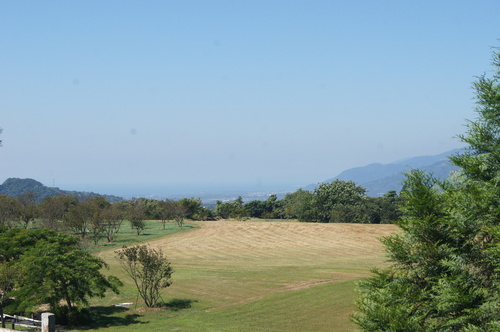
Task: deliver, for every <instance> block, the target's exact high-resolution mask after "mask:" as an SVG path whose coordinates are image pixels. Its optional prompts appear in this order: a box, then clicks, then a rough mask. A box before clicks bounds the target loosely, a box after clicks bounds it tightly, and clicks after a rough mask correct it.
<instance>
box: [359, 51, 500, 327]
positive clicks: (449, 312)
mask: <svg viewBox="0 0 500 332" xmlns="http://www.w3.org/2000/svg"><path fill="white" fill-rule="evenodd" d="M493 65H494V67H495V74H494V75H493V76H492V77H486V76H484V75H483V76H481V77H479V78H478V80H477V82H475V84H474V87H475V89H476V94H477V108H476V112H477V114H478V118H477V119H476V120H475V121H470V122H468V126H467V127H468V130H467V132H466V134H465V135H463V136H460V138H461V139H462V141H464V142H465V143H467V144H468V145H469V146H468V148H467V150H466V151H465V152H463V153H461V154H457V155H455V156H453V157H452V158H451V160H452V162H453V163H454V164H455V165H457V166H460V167H461V168H462V171H461V172H460V173H458V174H455V175H454V176H452V177H451V178H450V179H449V180H446V181H438V180H436V179H435V178H433V177H432V175H429V174H426V173H424V172H421V171H413V172H410V173H409V174H407V179H406V182H405V186H404V188H403V191H402V196H403V198H404V204H403V206H402V211H403V213H404V215H403V218H402V219H401V220H400V221H398V222H397V224H398V225H399V226H400V227H401V229H402V232H401V233H399V234H397V235H393V236H390V237H387V238H385V239H383V243H384V244H385V246H386V249H387V252H388V254H389V258H390V261H391V262H392V265H391V267H390V268H388V269H386V270H374V271H373V272H374V276H372V277H371V278H369V279H368V280H366V281H364V282H362V283H361V284H360V290H359V291H360V294H361V296H360V299H359V300H358V302H357V306H358V309H359V312H358V313H357V314H355V315H354V321H355V322H356V323H357V324H358V325H359V326H360V327H361V328H362V329H363V330H366V331H499V330H500V308H499V307H498V303H499V300H500V298H499V293H500V292H499V290H500V289H499V286H500V226H499V221H500V208H499V207H500V204H499V203H500V186H499V184H500V82H499V80H500V53H498V52H497V53H495V54H494V61H493Z"/></svg>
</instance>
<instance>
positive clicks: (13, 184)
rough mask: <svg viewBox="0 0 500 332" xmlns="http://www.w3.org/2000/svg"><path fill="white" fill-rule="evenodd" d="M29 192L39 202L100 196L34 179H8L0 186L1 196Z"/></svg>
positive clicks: (13, 195)
mask: <svg viewBox="0 0 500 332" xmlns="http://www.w3.org/2000/svg"><path fill="white" fill-rule="evenodd" d="M28 192H33V193H34V194H35V196H36V200H37V202H40V201H42V200H43V199H44V198H45V197H51V196H60V195H71V196H75V197H78V198H79V199H86V198H89V197H92V196H95V195H98V194H96V193H92V192H82V191H68V190H61V189H59V188H56V187H47V186H45V185H43V184H42V183H40V182H38V181H36V180H33V179H18V178H8V179H7V180H5V182H4V183H3V184H2V185H0V195H7V196H12V197H18V196H20V195H24V194H26V193H28ZM102 196H104V197H105V198H106V199H107V200H108V201H109V202H118V201H121V200H123V198H121V197H118V196H112V195H102Z"/></svg>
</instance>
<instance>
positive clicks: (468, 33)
mask: <svg viewBox="0 0 500 332" xmlns="http://www.w3.org/2000/svg"><path fill="white" fill-rule="evenodd" d="M499 14H500V2H499V1H481V0H479V1H334V0H331V1H321V0H316V1H291V0H289V1H209V0H206V1H186V0H183V1H167V0H165V1H125V0H120V1H112V0H110V1H89V0H87V1H5V0H0V50H1V51H0V127H1V128H3V133H2V135H1V136H0V138H1V139H2V140H3V147H2V148H0V181H1V182H3V180H5V179H7V178H9V177H21V178H24V177H29V178H34V179H36V180H39V181H41V182H42V183H44V184H46V185H52V184H55V185H56V186H59V187H61V188H63V189H85V190H101V191H102V190H107V191H108V192H109V191H115V192H116V193H118V189H116V188H118V187H120V186H122V187H128V188H136V189H131V190H139V189H137V188H140V187H141V186H142V187H145V186H152V185H155V186H156V187H157V188H161V189H158V190H165V191H176V190H177V191H179V190H181V189H183V188H184V189H186V188H189V189H190V190H191V189H192V190H195V189H200V190H208V189H210V188H213V189H216V188H223V187H224V188H233V189H240V190H244V189H250V188H251V189H252V190H254V189H259V188H262V189H268V188H282V187H290V186H292V187H293V186H294V187H297V188H298V187H301V186H306V185H308V184H310V183H318V182H321V181H323V180H325V179H327V178H331V177H334V176H336V175H338V174H339V173H340V172H341V171H343V170H345V169H347V168H351V167H357V166H364V165H366V164H369V163H373V162H380V163H388V162H392V161H395V160H399V159H403V158H407V157H412V156H417V155H430V154H438V153H441V152H444V151H447V150H451V149H453V148H456V147H460V146H461V143H460V142H459V141H458V140H457V139H456V138H454V137H455V136H456V135H457V134H460V133H462V132H463V131H464V123H465V119H473V118H474V117H475V114H474V112H473V108H474V100H473V96H474V94H473V90H472V89H471V85H472V82H473V80H474V76H475V75H481V74H482V73H485V72H488V71H489V70H490V69H491V66H490V62H491V52H492V49H491V47H492V46H500V42H499V41H498V38H500V20H498V16H499ZM113 188H114V189H113ZM106 193H107V192H106ZM109 193H114V192H109Z"/></svg>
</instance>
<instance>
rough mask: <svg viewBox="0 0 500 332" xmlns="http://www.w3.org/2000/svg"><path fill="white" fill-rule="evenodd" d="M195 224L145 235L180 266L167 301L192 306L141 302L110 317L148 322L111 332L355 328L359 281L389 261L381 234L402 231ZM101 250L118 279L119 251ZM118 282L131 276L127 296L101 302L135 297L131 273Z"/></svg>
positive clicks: (355, 226) (331, 226)
mask: <svg viewBox="0 0 500 332" xmlns="http://www.w3.org/2000/svg"><path fill="white" fill-rule="evenodd" d="M195 225H199V226H200V228H198V229H195V230H193V231H191V232H182V233H176V234H172V235H171V236H168V237H163V238H160V239H157V240H153V241H151V242H149V243H150V245H151V246H152V247H158V248H162V249H163V251H164V252H165V253H166V254H167V257H168V258H169V260H171V261H172V266H173V267H174V270H175V272H174V274H173V278H174V283H173V285H172V286H171V287H169V288H168V289H167V291H166V292H165V294H167V296H166V297H165V300H166V301H167V302H171V301H172V300H173V299H178V300H180V301H187V302H189V303H190V305H191V306H192V307H191V308H190V309H182V310H178V311H172V310H164V309H163V310H160V309H154V310H145V309H144V308H143V307H141V305H139V307H138V308H137V309H135V308H130V309H128V310H127V311H125V312H119V313H116V314H114V315H112V316H113V317H118V318H120V317H121V318H123V319H124V320H125V321H127V320H126V319H125V318H126V315H137V314H140V315H142V316H140V317H136V318H134V319H135V321H134V322H135V323H137V324H139V323H140V322H142V323H144V322H148V323H147V325H144V326H140V327H138V326H136V325H135V323H131V325H130V326H127V327H125V326H120V327H117V328H114V327H109V329H106V330H107V331H115V330H127V329H128V330H130V331H132V330H134V329H135V328H144V329H147V330H148V331H149V330H150V331H154V330H158V331H160V330H162V331H164V330H172V331H175V330H179V331H233V330H234V331H245V330H252V329H253V330H254V331H261V330H262V331H268V330H273V331H299V330H300V331H309V330H314V331H342V330H346V329H347V330H352V329H355V326H354V325H353V324H352V323H351V322H350V318H349V314H350V313H351V312H352V311H353V310H354V298H355V295H354V292H353V289H354V282H355V281H356V280H359V279H360V278H362V277H364V276H366V275H368V273H369V269H370V268H371V267H374V266H380V265H382V264H383V262H384V256H383V251H382V245H381V243H380V242H379V241H378V238H379V237H380V236H386V235H389V234H391V233H394V232H395V231H396V230H397V227H396V226H394V225H362V224H307V223H291V222H236V221H231V222H228V221H210V222H199V223H195ZM100 256H101V257H103V258H104V259H105V260H106V261H107V262H108V263H109V264H110V267H111V272H112V273H113V274H115V275H117V276H119V277H120V275H121V271H120V269H119V265H118V262H117V261H116V259H114V255H113V251H110V250H108V251H104V252H102V253H101V254H100ZM122 280H123V281H126V282H127V283H126V285H125V287H124V290H123V292H122V294H121V295H120V296H118V297H114V298H113V300H110V298H109V297H108V298H106V299H104V300H103V301H102V302H100V303H101V305H106V304H108V305H109V304H111V303H113V301H114V303H117V302H135V301H136V294H137V293H136V291H135V289H134V288H133V285H131V284H130V283H129V282H128V280H126V278H125V277H122ZM342 294H343V295H342ZM187 302H186V303H187ZM305 304H306V305H305ZM292 309H293V310H292ZM332 317H334V319H333V318H332ZM257 322H262V323H257ZM245 327H247V328H245ZM311 327H314V328H313V329H311Z"/></svg>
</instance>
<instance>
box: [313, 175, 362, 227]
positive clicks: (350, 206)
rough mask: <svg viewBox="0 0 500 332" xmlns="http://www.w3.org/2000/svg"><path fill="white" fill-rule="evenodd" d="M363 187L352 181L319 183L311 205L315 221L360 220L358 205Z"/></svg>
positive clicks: (360, 201)
mask: <svg viewBox="0 0 500 332" xmlns="http://www.w3.org/2000/svg"><path fill="white" fill-rule="evenodd" d="M365 191H366V190H365V188H363V187H361V186H358V185H356V184H355V183H354V182H353V181H342V180H333V181H332V182H330V183H320V184H319V186H318V187H316V189H314V198H313V200H312V202H311V203H312V206H313V209H314V220H312V221H317V222H348V221H350V222H362V217H361V216H358V214H359V207H360V205H361V203H362V200H363V197H364V195H365Z"/></svg>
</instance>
